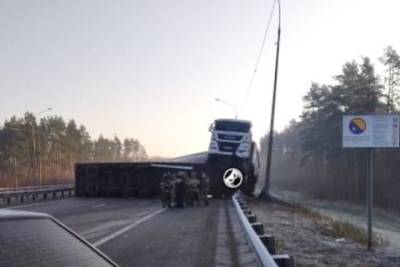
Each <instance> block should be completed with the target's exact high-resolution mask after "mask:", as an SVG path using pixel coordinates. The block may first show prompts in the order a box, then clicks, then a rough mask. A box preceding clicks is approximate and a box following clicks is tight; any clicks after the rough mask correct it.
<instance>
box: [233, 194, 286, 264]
mask: <svg viewBox="0 0 400 267" xmlns="http://www.w3.org/2000/svg"><path fill="white" fill-rule="evenodd" d="M237 198H238V196H237V195H234V196H232V200H233V203H234V205H235V207H236V211H237V213H238V214H239V218H240V223H241V224H242V226H243V228H244V231H245V233H246V236H247V238H248V240H249V241H250V244H251V246H252V247H253V249H254V251H255V252H256V254H257V257H258V259H259V261H260V263H261V264H262V266H264V267H278V265H277V264H276V262H275V261H274V259H273V258H272V256H271V254H270V253H269V252H268V250H267V249H266V248H265V246H264V244H263V243H262V241H261V239H260V238H259V237H258V235H257V233H256V232H255V231H254V229H253V227H252V226H251V225H250V222H249V221H248V219H247V217H246V215H245V214H244V212H243V210H242V208H241V207H240V205H239V202H238V200H237Z"/></svg>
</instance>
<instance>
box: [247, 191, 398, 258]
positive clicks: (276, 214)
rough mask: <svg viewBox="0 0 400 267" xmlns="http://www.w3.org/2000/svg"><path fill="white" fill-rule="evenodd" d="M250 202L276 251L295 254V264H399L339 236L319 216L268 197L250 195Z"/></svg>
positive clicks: (387, 256) (388, 256)
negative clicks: (272, 237) (271, 238)
mask: <svg viewBox="0 0 400 267" xmlns="http://www.w3.org/2000/svg"><path fill="white" fill-rule="evenodd" d="M248 205H249V208H250V209H251V210H252V211H253V212H254V213H255V214H256V216H257V218H258V221H260V222H261V223H263V224H264V228H265V232H266V233H267V234H272V235H273V236H274V237H275V240H276V250H277V253H278V254H283V253H287V254H289V255H292V256H294V258H295V263H296V266H400V258H398V257H396V256H393V255H382V253H378V252H375V251H372V252H371V251H368V250H367V249H366V247H365V246H364V245H361V244H359V243H357V242H355V241H352V240H349V239H347V238H343V237H340V236H337V234H335V233H334V232H333V231H332V229H330V227H329V226H328V225H327V224H325V223H323V220H321V218H320V217H318V216H315V217H313V216H310V214H304V213H303V212H301V211H297V210H296V209H295V208H293V207H290V206H288V205H284V204H278V203H273V202H266V201H265V200H255V199H248Z"/></svg>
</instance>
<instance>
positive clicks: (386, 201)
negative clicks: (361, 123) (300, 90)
mask: <svg viewBox="0 0 400 267" xmlns="http://www.w3.org/2000/svg"><path fill="white" fill-rule="evenodd" d="M379 64H382V65H381V66H382V67H383V69H384V71H383V72H382V73H380V75H379V74H377V73H376V71H375V67H374V64H373V63H372V62H371V60H370V58H368V57H361V59H360V60H358V61H357V60H353V61H350V62H346V63H345V64H344V66H343V68H342V72H341V73H339V74H338V75H336V76H334V81H335V82H334V83H333V84H318V83H312V84H311V87H310V89H309V91H308V92H307V93H306V95H305V96H304V99H303V100H304V107H303V111H302V113H301V115H300V117H299V119H297V120H292V121H291V122H290V124H289V125H288V126H287V127H286V129H285V130H284V131H282V132H280V133H276V135H275V140H274V149H273V163H272V164H273V165H272V175H271V184H272V185H273V186H274V185H275V186H277V187H280V188H286V189H291V190H296V191H299V190H300V191H301V192H303V193H306V194H309V195H311V196H313V197H319V198H331V199H340V200H349V201H354V202H363V201H364V200H365V193H366V177H367V167H368V166H367V162H368V157H367V151H366V150H365V149H349V148H342V144H341V142H342V139H341V138H342V137H341V135H342V133H341V127H342V126H341V124H342V116H343V115H345V114H387V113H397V112H398V111H399V108H400V57H399V55H398V53H397V52H396V50H395V49H394V48H393V47H390V46H389V47H387V48H385V49H384V53H383V55H382V57H380V58H379ZM267 140H268V139H267V138H266V137H264V138H263V139H262V140H261V149H262V154H263V155H265V151H266V147H267V146H266V145H267ZM264 158H265V157H264ZM399 160H400V151H399V149H377V150H376V153H375V162H376V168H375V180H374V187H375V193H374V202H375V204H377V205H380V206H382V207H385V208H390V209H396V210H398V211H400V194H399V192H400V177H399V173H400V164H398V162H399Z"/></svg>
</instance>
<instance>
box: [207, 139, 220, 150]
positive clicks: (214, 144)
mask: <svg viewBox="0 0 400 267" xmlns="http://www.w3.org/2000/svg"><path fill="white" fill-rule="evenodd" d="M208 149H209V150H212V151H216V150H218V143H217V141H214V140H211V142H210V146H209V147H208Z"/></svg>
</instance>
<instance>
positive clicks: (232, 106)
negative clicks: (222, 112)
mask: <svg viewBox="0 0 400 267" xmlns="http://www.w3.org/2000/svg"><path fill="white" fill-rule="evenodd" d="M215 101H217V102H221V103H224V104H225V105H228V106H230V107H231V108H232V109H233V111H234V112H235V120H237V107H236V106H235V105H234V104H232V103H229V102H228V101H225V100H222V99H221V98H215Z"/></svg>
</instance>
